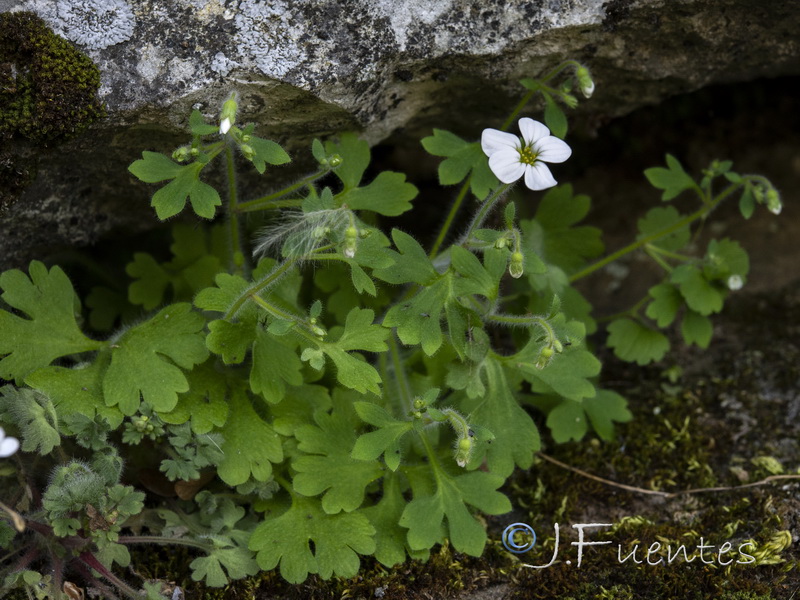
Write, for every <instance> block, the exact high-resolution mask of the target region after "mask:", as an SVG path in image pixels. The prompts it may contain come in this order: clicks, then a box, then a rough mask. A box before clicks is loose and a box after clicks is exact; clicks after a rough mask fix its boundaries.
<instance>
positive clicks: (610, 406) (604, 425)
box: [583, 390, 633, 442]
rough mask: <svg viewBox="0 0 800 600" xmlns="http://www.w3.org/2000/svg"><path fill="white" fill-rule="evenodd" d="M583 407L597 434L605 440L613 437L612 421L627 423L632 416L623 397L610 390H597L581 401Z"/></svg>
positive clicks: (608, 440) (607, 440)
mask: <svg viewBox="0 0 800 600" xmlns="http://www.w3.org/2000/svg"><path fill="white" fill-rule="evenodd" d="M583 409H584V410H585V411H586V414H587V415H588V417H589V421H591V423H592V427H593V428H594V430H595V431H596V432H597V435H599V436H600V438H601V439H603V440H605V441H606V442H610V441H611V440H612V439H613V438H614V422H617V423H627V422H628V421H630V420H631V419H632V418H633V415H632V414H631V412H630V411H629V410H628V402H627V401H626V400H625V398H623V397H622V396H620V395H619V394H618V393H616V392H612V391H610V390H597V394H595V395H594V397H592V398H586V399H585V400H584V401H583Z"/></svg>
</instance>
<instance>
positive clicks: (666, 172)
mask: <svg viewBox="0 0 800 600" xmlns="http://www.w3.org/2000/svg"><path fill="white" fill-rule="evenodd" d="M644 175H645V177H647V180H648V181H649V182H650V184H651V185H652V186H653V187H655V188H657V189H659V190H664V193H663V194H661V200H662V201H664V202H668V201H669V200H672V199H673V198H675V197H676V196H678V195H679V194H680V193H681V192H683V191H685V190H688V189H691V188H693V187H694V185H695V183H694V180H693V179H692V178H691V177H690V176H689V174H688V173H686V171H684V170H683V167H682V166H681V163H680V162H678V159H677V158H675V157H674V156H672V155H671V154H667V168H666V169H665V168H664V167H653V168H650V169H646V170H645V172H644Z"/></svg>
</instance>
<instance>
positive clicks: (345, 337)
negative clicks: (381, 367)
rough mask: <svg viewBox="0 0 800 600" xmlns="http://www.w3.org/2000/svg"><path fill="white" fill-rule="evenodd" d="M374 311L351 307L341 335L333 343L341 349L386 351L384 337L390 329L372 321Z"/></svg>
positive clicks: (385, 337) (386, 336)
mask: <svg viewBox="0 0 800 600" xmlns="http://www.w3.org/2000/svg"><path fill="white" fill-rule="evenodd" d="M374 319H375V312H374V311H372V310H369V309H364V308H358V307H355V308H353V309H352V310H351V311H350V312H349V313H348V314H347V319H346V320H345V323H344V331H342V335H341V336H340V337H339V339H337V340H336V341H335V342H334V343H335V344H336V345H337V346H338V347H339V348H341V349H342V350H366V351H368V352H386V350H388V348H389V347H388V346H387V345H386V339H387V338H388V337H389V335H391V331H390V330H389V329H387V328H386V327H382V326H381V325H378V324H376V323H373V320H374Z"/></svg>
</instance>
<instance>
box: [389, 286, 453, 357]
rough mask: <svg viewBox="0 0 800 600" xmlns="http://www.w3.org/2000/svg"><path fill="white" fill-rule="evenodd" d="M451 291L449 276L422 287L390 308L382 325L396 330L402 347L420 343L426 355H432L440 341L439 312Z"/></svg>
mask: <svg viewBox="0 0 800 600" xmlns="http://www.w3.org/2000/svg"><path fill="white" fill-rule="evenodd" d="M451 292H452V289H451V286H450V276H444V277H442V278H440V279H439V280H438V281H436V282H435V283H433V284H430V285H428V286H427V287H424V288H421V289H420V290H419V291H418V292H417V293H416V294H414V296H412V298H411V299H410V300H409V301H408V302H404V303H402V304H395V305H394V306H392V307H391V308H390V309H389V311H388V312H387V313H386V316H385V317H384V319H383V324H384V325H385V326H386V327H397V335H398V337H399V338H400V341H401V342H403V343H404V344H406V345H416V344H420V345H421V346H422V350H423V352H425V354H427V355H428V356H433V354H434V353H435V352H436V351H437V350H438V349H439V348H440V347H441V345H442V342H443V334H442V324H441V319H442V311H443V310H444V308H445V303H446V302H447V300H448V298H449V296H450V294H451Z"/></svg>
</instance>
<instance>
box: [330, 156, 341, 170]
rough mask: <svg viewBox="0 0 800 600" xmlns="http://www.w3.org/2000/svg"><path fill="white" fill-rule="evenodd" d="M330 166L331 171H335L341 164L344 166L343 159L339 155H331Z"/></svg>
mask: <svg viewBox="0 0 800 600" xmlns="http://www.w3.org/2000/svg"><path fill="white" fill-rule="evenodd" d="M328 164H329V165H330V167H331V169H335V168H336V167H338V166H339V165H340V164H342V157H341V156H339V155H338V154H331V155H330V156H329V157H328Z"/></svg>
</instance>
